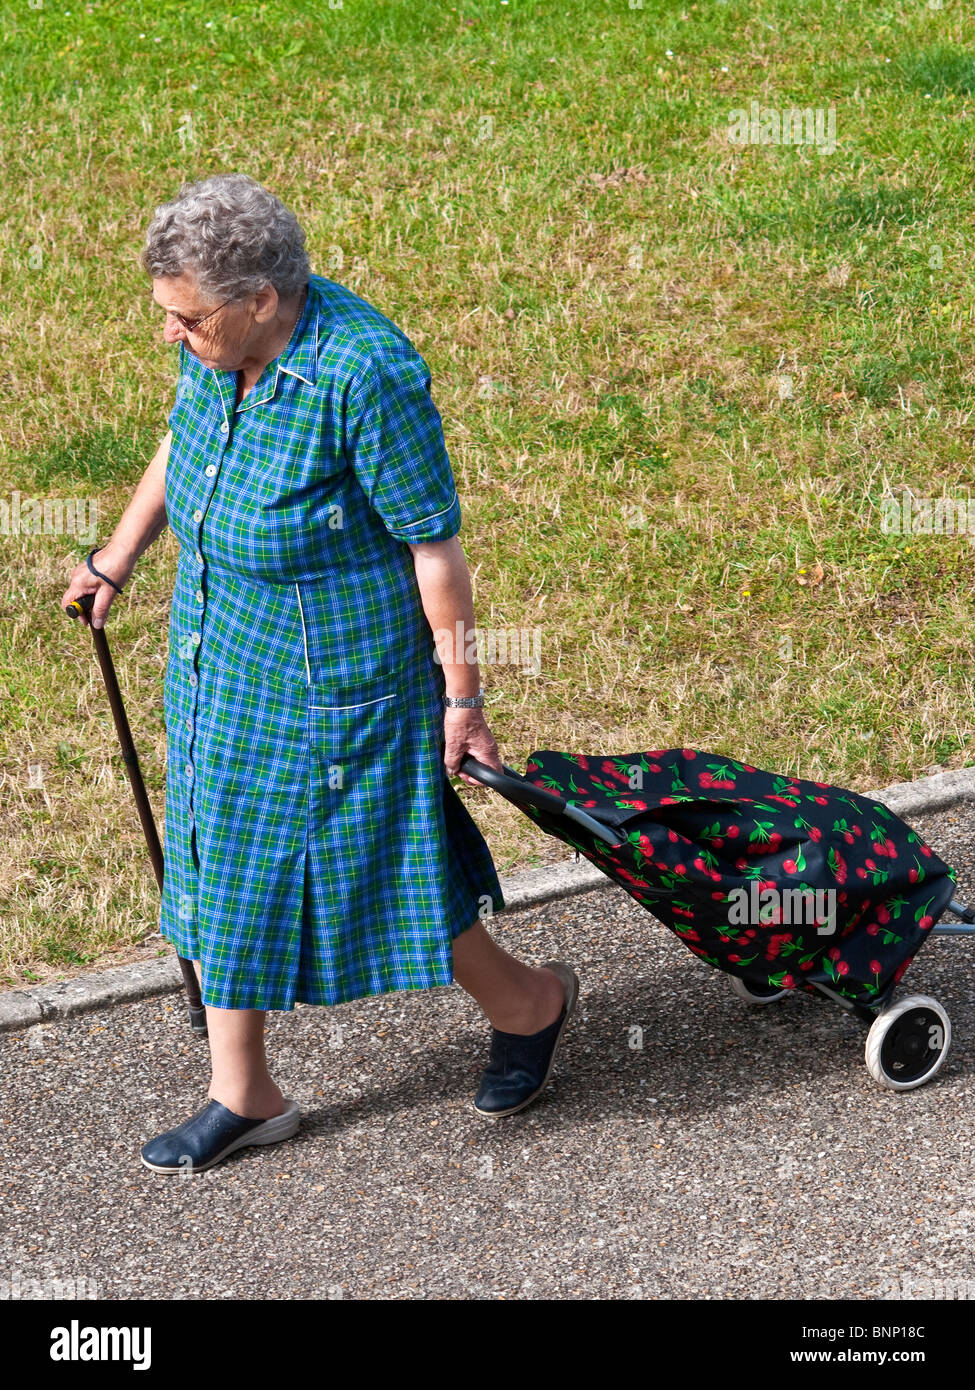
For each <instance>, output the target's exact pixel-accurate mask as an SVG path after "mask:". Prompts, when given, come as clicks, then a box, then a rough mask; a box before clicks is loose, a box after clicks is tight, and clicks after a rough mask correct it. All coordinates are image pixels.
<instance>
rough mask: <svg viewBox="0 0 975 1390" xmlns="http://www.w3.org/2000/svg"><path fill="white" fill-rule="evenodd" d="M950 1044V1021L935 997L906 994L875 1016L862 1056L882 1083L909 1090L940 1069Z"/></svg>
mask: <svg viewBox="0 0 975 1390" xmlns="http://www.w3.org/2000/svg"><path fill="white" fill-rule="evenodd" d="M950 1046H951V1023H950V1021H949V1019H948V1015H947V1014H946V1013H945V1011H944V1009H943V1008H942V1007H941V1005H940V1004H939V1003H938V1002H937V1000H936V999H931V998H929V997H928V995H926V994H909V995H907V997H906V998H904V999H900V1000H898V1002H897V1003H896V1004H891V1005H890V1007H889V1008H886V1009H884V1010H883V1012H882V1013H880V1014H878V1016H877V1017H876V1018H875V1019H874V1021H873V1023H872V1024H871V1025H870V1032H869V1033H868V1034H867V1043H866V1048H865V1049H864V1055H865V1059H866V1063H867V1071H868V1072H869V1073H870V1075H871V1076H872V1077H873V1079H874V1081H876V1082H878V1083H879V1084H880V1085H881V1086H889V1087H890V1089H891V1090H893V1091H910V1090H913V1088H914V1087H915V1086H923V1085H924V1083H925V1081H930V1080H931V1078H932V1076H934V1075H935V1074H936V1073H937V1072H939V1071H940V1070H941V1067H942V1064H943V1063H944V1060H945V1058H946V1057H947V1055H948V1048H949V1047H950Z"/></svg>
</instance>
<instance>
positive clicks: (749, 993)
mask: <svg viewBox="0 0 975 1390" xmlns="http://www.w3.org/2000/svg"><path fill="white" fill-rule="evenodd" d="M728 979H729V980H730V981H731V988H732V990H733V991H734V993H735V994H737V996H738V998H739V999H744V1001H745V1003H746V1004H753V1005H756V1006H758V1005H762V1004H774V1003H775V1001H776V999H781V998H782V996H783V994H788V993H789V991H788V990H787V989H776V987H775V985H757V984H753V983H752V982H751V981H750V980H743V979H742V978H741V976H740V975H729V976H728Z"/></svg>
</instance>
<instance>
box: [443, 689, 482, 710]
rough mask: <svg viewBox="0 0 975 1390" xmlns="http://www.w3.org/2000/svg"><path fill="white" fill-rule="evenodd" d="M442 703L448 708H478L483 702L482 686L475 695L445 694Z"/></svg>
mask: <svg viewBox="0 0 975 1390" xmlns="http://www.w3.org/2000/svg"><path fill="white" fill-rule="evenodd" d="M443 702H444V704H445V705H446V706H447V707H448V708H449V709H480V708H481V706H482V705H483V704H484V687H483V685H482V686H481V688H480V690H479V691H478V692H477V694H476V695H445V696H444V697H443Z"/></svg>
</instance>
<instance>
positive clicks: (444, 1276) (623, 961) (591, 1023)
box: [0, 803, 975, 1300]
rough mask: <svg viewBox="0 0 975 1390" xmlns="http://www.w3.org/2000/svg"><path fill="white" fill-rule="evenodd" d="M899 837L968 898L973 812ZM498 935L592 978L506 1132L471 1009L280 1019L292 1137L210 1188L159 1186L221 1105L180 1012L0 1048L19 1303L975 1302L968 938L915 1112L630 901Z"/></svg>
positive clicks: (812, 1017)
mask: <svg viewBox="0 0 975 1390" xmlns="http://www.w3.org/2000/svg"><path fill="white" fill-rule="evenodd" d="M909 819H910V821H911V823H912V824H913V825H915V826H916V827H917V828H918V829H919V830H920V831H921V832H922V833H923V834H924V835H925V836H926V838H927V839H928V840H929V841H930V843H931V844H932V845H933V846H934V848H935V849H936V850H937V852H938V853H939V854H941V856H942V857H943V858H945V859H946V860H947V861H948V862H949V863H950V864H953V865H954V866H955V868H956V869H957V870H958V873H959V879H960V885H961V894H960V896H961V897H962V898H963V900H966V901H969V902H972V901H975V850H973V846H975V835H973V831H975V805H972V804H971V803H969V804H966V805H964V806H961V807H956V808H954V809H948V810H943V811H938V812H933V813H930V814H926V815H923V816H914V817H910V818H909ZM493 930H494V933H495V935H496V936H497V938H498V940H500V941H501V943H502V944H503V945H504V946H505V947H506V948H507V949H508V950H511V951H513V952H514V953H516V954H517V955H519V956H520V957H522V958H524V959H526V960H528V961H530V962H533V963H536V964H540V963H541V962H542V961H544V960H546V959H548V958H551V957H557V958H560V959H563V960H566V961H567V962H569V963H570V964H571V965H572V966H573V967H574V968H575V970H576V971H577V973H578V975H579V977H580V982H581V997H580V1007H579V1012H578V1013H577V1014H576V1016H575V1018H574V1020H573V1022H572V1023H571V1024H570V1026H569V1029H568V1030H567V1033H566V1037H565V1042H564V1044H563V1048H562V1051H561V1052H560V1054H559V1059H558V1061H557V1063H556V1069H555V1073H554V1075H553V1079H552V1080H551V1082H550V1083H549V1086H548V1088H547V1089H546V1091H545V1092H544V1093H543V1095H542V1097H541V1098H540V1099H539V1101H537V1102H536V1103H535V1104H534V1105H533V1106H531V1107H530V1108H529V1109H528V1110H527V1111H525V1112H523V1113H522V1114H520V1115H516V1116H512V1117H509V1118H508V1119H503V1120H497V1121H491V1120H486V1119H483V1118H481V1117H480V1116H479V1115H477V1114H476V1113H475V1111H474V1110H473V1109H472V1107H471V1098H472V1097H473V1094H474V1091H475V1089H476V1087H477V1083H478V1079H479V1076H480V1073H481V1070H482V1068H483V1067H484V1065H485V1064H486V1061H487V1053H488V1043H489V1027H488V1024H487V1022H486V1020H485V1019H484V1018H483V1016H482V1015H481V1014H480V1012H479V1010H478V1009H477V1006H476V1005H475V1004H474V1003H473V1001H472V1000H471V999H469V997H468V996H467V995H465V994H464V993H463V991H462V990H461V989H460V988H459V986H456V985H454V986H450V987H448V988H443V989H437V990H432V991H421V992H416V993H398V994H390V995H385V996H382V997H378V998H372V999H366V1000H359V1001H356V1002H353V1003H350V1004H344V1005H340V1006H338V1007H336V1008H333V1009H328V1010H325V1009H319V1008H314V1007H306V1006H299V1007H298V1008H297V1009H295V1011H294V1012H293V1013H272V1014H271V1015H269V1022H268V1033H267V1046H268V1055H269V1057H270V1058H271V1059H272V1066H273V1071H274V1074H275V1076H276V1079H277V1080H278V1082H279V1084H280V1085H281V1087H282V1089H283V1090H284V1092H285V1094H286V1095H290V1096H293V1097H295V1098H296V1099H297V1100H298V1102H299V1104H300V1106H301V1109H302V1124H301V1128H300V1130H299V1132H298V1134H297V1135H296V1136H295V1138H293V1139H291V1140H287V1141H285V1142H284V1143H281V1144H278V1145H274V1146H270V1147H267V1148H245V1149H242V1150H239V1151H238V1152H237V1153H235V1154H233V1155H232V1156H231V1157H230V1158H229V1159H227V1160H225V1161H224V1162H223V1163H221V1164H219V1165H218V1166H217V1167H216V1168H214V1169H211V1170H209V1171H208V1172H206V1173H202V1174H199V1175H197V1176H180V1177H165V1176H162V1175H159V1174H155V1173H152V1172H150V1171H149V1170H148V1169H146V1168H144V1167H143V1166H142V1164H141V1163H140V1161H139V1149H140V1147H141V1145H142V1144H143V1143H144V1142H145V1141H146V1140H147V1139H149V1138H151V1137H153V1136H154V1135H156V1134H158V1133H160V1132H161V1131H163V1130H165V1129H169V1128H171V1127H172V1126H173V1125H175V1124H178V1123H181V1122H182V1121H183V1120H184V1119H186V1118H187V1117H188V1116H189V1115H190V1114H191V1113H193V1112H194V1111H196V1110H198V1109H200V1108H201V1107H202V1106H203V1105H204V1104H205V1103H206V1090H207V1085H208V1082H209V1065H208V1052H207V1047H206V1043H205V1041H200V1040H199V1039H197V1038H195V1037H194V1036H193V1035H192V1034H191V1033H190V1031H189V1027H188V1024H187V1022H186V1016H185V1011H184V1009H183V1007H182V1003H181V999H180V997H179V996H178V995H176V994H168V995H163V996H160V997H155V998H148V999H139V1000H135V1001H133V1002H128V1003H123V1004H120V1005H116V1006H114V1007H107V1008H102V1009H98V1010H96V1011H94V1012H84V1013H80V1014H76V1015H73V1016H70V1017H67V1018H60V1019H52V1020H48V1021H46V1022H42V1023H39V1024H34V1025H32V1026H28V1027H24V1028H21V1029H20V1030H15V1031H13V1032H7V1033H5V1034H2V1035H0V1056H2V1062H3V1070H4V1077H5V1083H6V1084H5V1092H6V1103H5V1105H4V1107H3V1124H2V1129H0V1134H2V1142H0V1184H2V1202H3V1223H2V1226H3V1229H2V1233H0V1266H2V1271H0V1282H2V1287H0V1295H2V1296H6V1297H11V1296H15V1297H20V1298H45V1297H47V1298H50V1297H51V1296H52V1293H53V1294H54V1295H55V1296H57V1295H58V1292H59V1289H60V1291H61V1292H62V1293H63V1292H64V1290H67V1291H68V1296H70V1294H71V1291H72V1289H73V1290H74V1292H75V1293H77V1294H78V1295H80V1296H82V1297H84V1296H85V1295H86V1294H87V1295H89V1296H92V1297H95V1298H98V1299H107V1300H117V1299H129V1298H135V1299H163V1300H169V1299H172V1300H177V1299H186V1298H199V1299H222V1300H231V1299H234V1300H236V1299H342V1298H347V1299H361V1298H380V1299H475V1298H489V1299H495V1298H505V1299H519V1300H520V1299H545V1298H555V1299H580V1298H588V1299H674V1298H695V1299H765V1298H784V1299H824V1298H825V1299H841V1298H855V1299H877V1298H891V1297H894V1298H901V1297H907V1298H917V1299H921V1300H923V1299H926V1298H966V1299H971V1298H972V1297H975V1259H973V1255H972V1247H973V1237H975V1190H973V1183H975V1123H973V1121H975V1000H973V994H975V991H973V984H975V938H954V939H952V938H948V937H936V938H933V939H931V940H929V942H928V943H927V944H926V945H925V947H924V948H923V950H922V951H921V952H920V954H919V955H918V956H917V957H916V959H915V961H914V963H913V964H912V966H911V968H910V970H909V971H908V973H907V975H906V977H905V979H904V982H903V984H902V986H901V991H902V992H912V993H914V992H917V993H924V994H930V995H933V996H934V997H935V998H936V999H938V1000H939V1001H940V1002H941V1003H942V1004H943V1005H944V1006H945V1008H946V1009H947V1010H948V1013H949V1015H950V1017H951V1021H952V1026H953V1030H954V1039H953V1046H952V1050H951V1053H950V1055H949V1057H948V1059H947V1062H946V1064H945V1066H944V1068H943V1070H942V1072H941V1073H940V1075H939V1076H938V1077H936V1078H935V1079H934V1080H933V1081H931V1082H930V1083H928V1084H927V1085H925V1086H922V1087H920V1088H919V1089H917V1090H914V1091H908V1092H902V1093H898V1092H894V1091H890V1090H886V1089H883V1088H881V1087H880V1086H878V1085H877V1083H876V1082H874V1081H873V1080H872V1079H871V1078H870V1076H869V1075H868V1073H867V1071H866V1068H865V1066H864V1063H863V1045H864V1039H865V1035H866V1030H865V1028H864V1027H863V1025H862V1024H860V1023H859V1022H857V1021H856V1020H855V1019H853V1018H851V1017H849V1016H848V1015H846V1014H844V1013H843V1012H842V1011H841V1010H840V1009H839V1008H838V1007H836V1006H835V1005H833V1004H832V1003H831V1002H830V1001H828V1000H818V999H815V998H812V997H807V996H804V995H793V996H790V997H788V998H786V999H784V1000H783V1001H781V1002H780V1003H777V1004H774V1005H771V1006H769V1007H765V1008H759V1009H750V1008H749V1007H747V1006H746V1005H744V1004H743V1003H742V1002H741V1001H740V1000H738V999H737V998H736V996H735V995H734V994H733V993H732V991H731V989H730V987H729V983H728V980H727V979H726V978H725V977H724V976H722V975H720V974H718V973H717V972H715V971H712V970H710V969H709V968H708V967H707V966H706V965H704V964H703V963H702V962H700V961H699V960H697V959H695V958H694V957H693V956H692V955H690V954H689V953H688V952H687V951H686V949H685V948H684V947H682V946H681V945H680V943H679V942H678V941H677V939H676V938H674V937H673V936H672V935H671V934H670V933H668V932H667V931H666V930H665V929H664V928H663V927H661V926H660V925H659V924H658V923H657V922H655V921H654V919H653V918H652V917H650V915H649V914H648V913H646V912H645V911H644V910H643V909H642V908H640V907H639V905H638V904H637V903H635V902H634V901H633V900H632V899H630V898H629V897H628V896H627V894H625V893H624V892H623V891H622V890H621V889H619V888H618V887H615V886H613V885H609V884H608V885H607V887H606V888H605V889H599V890H591V891H587V892H584V893H580V894H578V895H576V896H573V897H569V898H562V899H559V900H556V901H552V902H548V903H546V904H543V905H541V906H535V907H530V908H526V909H524V910H521V911H516V912H512V913H510V914H509V913H504V914H502V915H501V916H499V917H498V918H497V919H496V921H495V923H494V927H493ZM55 1281H57V1287H55Z"/></svg>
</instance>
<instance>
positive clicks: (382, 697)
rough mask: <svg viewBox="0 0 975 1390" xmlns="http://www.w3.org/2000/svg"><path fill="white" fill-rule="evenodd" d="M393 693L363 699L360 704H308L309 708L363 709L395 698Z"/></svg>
mask: <svg viewBox="0 0 975 1390" xmlns="http://www.w3.org/2000/svg"><path fill="white" fill-rule="evenodd" d="M395 699H396V696H395V695H380V696H379V698H378V699H377V700H363V702H362V704H361V705H309V706H308V708H309V709H321V710H330V709H365V708H366V707H367V706H368V705H381V704H382V702H383V700H395Z"/></svg>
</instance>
